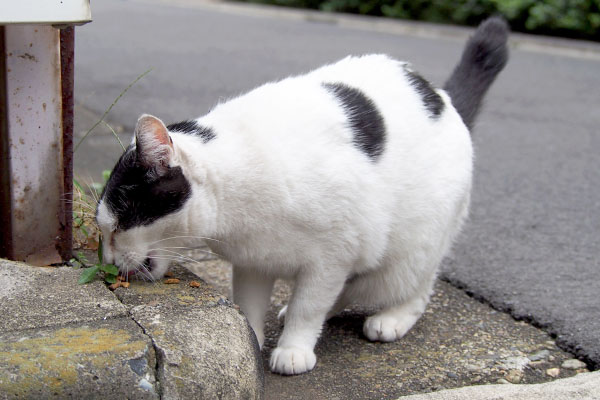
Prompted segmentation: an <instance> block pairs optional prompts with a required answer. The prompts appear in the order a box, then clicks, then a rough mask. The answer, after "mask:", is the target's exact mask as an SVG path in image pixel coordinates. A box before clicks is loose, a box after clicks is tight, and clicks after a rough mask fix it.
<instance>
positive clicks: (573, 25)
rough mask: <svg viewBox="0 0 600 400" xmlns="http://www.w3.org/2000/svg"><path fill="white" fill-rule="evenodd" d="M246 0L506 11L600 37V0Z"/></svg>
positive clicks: (432, 14)
mask: <svg viewBox="0 0 600 400" xmlns="http://www.w3.org/2000/svg"><path fill="white" fill-rule="evenodd" d="M242 1H244V0H242ZM246 1H248V2H255V3H267V4H276V5H281V6H290V7H301V8H312V9H317V10H323V11H335V12H347V13H355V14H366V15H383V16H387V17H394V18H404V19H413V20H421V21H430V22H440V23H453V24H462V25H477V24H478V23H479V22H481V20H483V19H484V18H486V17H488V16H490V15H496V14H501V15H503V16H504V17H505V18H506V19H507V20H508V21H509V23H510V26H511V28H512V29H513V30H515V31H522V32H530V33H536V34H546V35H555V36H566V37H574V38H583V39H590V40H596V41H600V0H542V1H533V0H456V1H451V0H366V1H359V0H246Z"/></svg>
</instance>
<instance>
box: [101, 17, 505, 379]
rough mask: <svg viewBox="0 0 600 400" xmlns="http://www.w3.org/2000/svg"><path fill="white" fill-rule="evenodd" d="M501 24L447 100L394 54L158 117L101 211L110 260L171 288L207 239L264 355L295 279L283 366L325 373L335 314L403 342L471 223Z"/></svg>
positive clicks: (457, 75)
mask: <svg viewBox="0 0 600 400" xmlns="http://www.w3.org/2000/svg"><path fill="white" fill-rule="evenodd" d="M507 38H508V27H507V25H506V23H505V22H504V20H502V19H501V18H498V17H492V18H489V19H487V20H486V21H484V22H483V23H482V24H481V25H480V26H479V28H478V29H477V30H476V32H475V33H474V35H473V36H472V37H471V38H470V39H469V41H468V42H467V44H466V46H465V49H464V51H463V55H462V58H461V60H460V62H459V63H458V65H457V66H456V68H455V70H454V71H453V73H452V74H451V76H450V78H449V80H448V82H447V83H446V85H445V87H444V90H442V89H436V88H434V87H433V86H432V85H431V84H430V83H429V82H428V81H426V80H425V79H424V78H423V77H421V76H420V75H419V74H418V73H416V72H415V71H414V70H413V69H412V68H411V66H410V65H409V64H407V63H404V62H400V61H396V60H393V59H391V58H389V57H388V56H385V55H365V56H361V57H347V58H345V59H343V60H341V61H339V62H337V63H334V64H331V65H326V66H324V67H321V68H319V69H316V70H314V71H312V72H310V73H308V74H305V75H301V76H297V77H291V78H287V79H283V80H281V81H279V82H274V83H267V84H265V85H263V86H260V87H258V88H257V89H254V90H252V91H251V92H249V93H247V94H245V95H242V96H240V97H237V98H234V99H232V100H230V101H227V102H225V103H222V104H219V105H217V106H216V107H215V108H214V109H213V110H211V111H210V112H209V113H208V114H207V115H205V116H203V117H200V118H197V119H194V120H188V121H184V122H180V123H176V124H172V125H169V126H165V124H164V123H163V122H162V121H161V120H160V119H158V118H156V117H153V116H151V115H147V114H144V115H142V116H141V117H140V118H139V120H138V121H137V124H136V127H135V131H134V138H133V141H132V143H131V145H130V146H129V147H128V148H127V150H126V151H125V152H124V154H123V155H122V156H121V158H120V159H119V161H118V162H117V164H116V166H115V167H114V169H113V171H112V173H111V175H110V178H109V179H108V182H107V184H106V187H105V189H104V191H103V193H102V195H101V198H100V201H99V204H98V206H97V214H96V218H97V222H98V225H99V227H100V229H101V232H102V235H103V237H104V244H103V247H104V252H103V254H104V260H105V262H108V263H115V264H116V265H118V266H119V268H120V271H121V273H123V274H132V273H136V274H139V275H142V276H147V277H148V278H151V279H159V278H161V277H162V276H163V275H164V274H165V272H166V271H167V269H168V267H169V262H170V261H172V260H173V259H174V258H176V255H175V254H176V253H175V252H174V251H172V250H170V249H173V248H177V247H183V246H189V245H190V244H192V243H194V241H196V240H199V239H196V238H198V237H203V238H206V241H207V244H208V245H209V247H210V248H211V249H212V250H213V251H214V252H215V253H217V254H220V255H222V256H223V257H224V258H225V259H227V260H229V261H230V262H231V263H232V265H233V282H232V286H233V300H234V301H235V302H236V303H237V304H238V305H239V306H240V308H241V310H242V311H243V312H244V313H245V315H246V316H247V318H248V321H249V323H250V325H251V326H252V328H253V330H254V332H255V334H256V338H257V339H258V342H259V344H260V346H261V347H262V344H263V341H264V331H263V324H264V318H265V313H266V310H267V308H268V305H269V299H270V295H271V291H272V288H273V283H274V280H275V279H276V278H286V279H290V280H293V281H294V289H293V294H292V296H291V299H290V301H289V304H288V306H287V307H286V308H285V309H284V310H283V311H282V313H281V314H282V315H284V317H285V326H284V329H283V332H282V334H281V336H280V338H279V341H278V345H277V347H276V348H275V349H274V350H273V351H272V353H271V356H270V368H271V370H272V371H273V372H276V373H280V374H300V373H303V372H306V371H310V370H311V369H313V368H314V367H315V364H316V356H315V353H314V346H315V344H316V342H317V339H318V338H319V335H320V332H321V329H322V325H323V323H324V321H325V320H326V318H328V317H329V316H331V315H334V314H335V313H336V312H338V311H339V310H342V309H343V308H344V307H345V306H347V305H348V304H350V303H361V304H366V305H371V306H377V307H380V309H381V311H379V312H377V313H376V314H374V315H372V316H369V317H368V318H366V321H365V323H364V328H363V331H364V335H365V336H366V337H367V338H368V339H369V340H372V341H382V342H390V341H394V340H397V339H399V338H401V337H402V336H403V335H404V334H406V333H407V331H408V330H409V329H410V328H411V327H412V326H413V325H414V324H415V322H416V321H417V320H418V319H419V317H420V316H421V314H422V313H423V312H424V310H425V307H426V305H427V303H428V301H429V297H430V293H431V291H432V285H433V282H434V280H435V278H436V273H437V269H438V267H439V264H440V263H441V261H442V258H443V257H444V255H445V254H446V253H447V251H448V250H449V248H450V246H451V244H452V242H453V240H454V239H455V237H456V236H457V234H458V232H459V231H460V229H461V226H462V225H463V222H464V220H465V218H466V217H467V213H468V208H469V199H470V191H471V179H472V168H473V149H472V144H471V137H470V133H469V131H470V129H471V128H472V127H473V124H474V120H475V117H476V115H477V113H478V110H479V108H480V104H481V101H482V99H483V97H484V94H485V93H486V91H487V89H488V88H489V87H490V85H491V84H492V82H493V81H494V79H495V77H496V76H497V74H498V73H499V72H500V71H501V70H502V69H503V67H504V65H505V64H506V62H507V60H508V50H507Z"/></svg>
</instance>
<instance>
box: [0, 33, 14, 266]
mask: <svg viewBox="0 0 600 400" xmlns="http://www.w3.org/2000/svg"><path fill="white" fill-rule="evenodd" d="M5 54H6V48H5V45H4V27H3V26H0V257H3V258H13V251H12V250H13V246H12V217H11V215H12V207H11V199H12V194H11V186H12V185H11V182H10V147H9V140H8V107H7V104H8V98H7V95H6V56H5Z"/></svg>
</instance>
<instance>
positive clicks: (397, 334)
mask: <svg viewBox="0 0 600 400" xmlns="http://www.w3.org/2000/svg"><path fill="white" fill-rule="evenodd" d="M415 320H416V318H415V319H412V318H402V319H400V320H399V319H398V318H396V317H393V316H389V315H373V316H371V317H369V318H367V320H366V321H365V324H364V325H363V333H364V334H365V336H366V337H367V338H369V340H371V341H373V342H375V341H379V342H393V341H394V340H398V339H400V338H401V337H402V336H404V335H405V334H406V332H408V331H409V329H410V328H411V327H412V326H413V325H414V323H415Z"/></svg>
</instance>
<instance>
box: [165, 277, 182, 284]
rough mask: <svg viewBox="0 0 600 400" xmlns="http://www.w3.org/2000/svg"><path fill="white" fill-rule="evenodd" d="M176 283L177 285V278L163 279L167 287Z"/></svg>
mask: <svg viewBox="0 0 600 400" xmlns="http://www.w3.org/2000/svg"><path fill="white" fill-rule="evenodd" d="M178 283H179V279H177V278H169V279H165V284H167V285H173V284H178Z"/></svg>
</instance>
